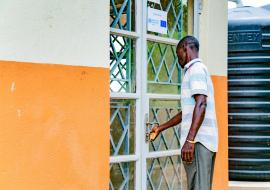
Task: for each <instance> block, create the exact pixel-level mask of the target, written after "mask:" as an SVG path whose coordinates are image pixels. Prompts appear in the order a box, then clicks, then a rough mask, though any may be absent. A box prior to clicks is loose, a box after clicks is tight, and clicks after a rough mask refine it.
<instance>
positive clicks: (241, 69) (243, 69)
mask: <svg viewBox="0 0 270 190" xmlns="http://www.w3.org/2000/svg"><path fill="white" fill-rule="evenodd" d="M254 70H270V68H269V67H256V68H254V67H249V68H231V69H228V71H254Z"/></svg>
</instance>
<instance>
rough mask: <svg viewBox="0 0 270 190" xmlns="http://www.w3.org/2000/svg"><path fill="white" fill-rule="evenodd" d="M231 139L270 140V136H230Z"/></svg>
mask: <svg viewBox="0 0 270 190" xmlns="http://www.w3.org/2000/svg"><path fill="white" fill-rule="evenodd" d="M229 138H239V139H270V136H242V135H235V136H233V135H230V136H229Z"/></svg>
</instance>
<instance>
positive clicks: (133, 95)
mask: <svg viewBox="0 0 270 190" xmlns="http://www.w3.org/2000/svg"><path fill="white" fill-rule="evenodd" d="M110 97H111V98H113V99H138V98H139V97H140V96H139V94H138V93H122V92H111V93H110Z"/></svg>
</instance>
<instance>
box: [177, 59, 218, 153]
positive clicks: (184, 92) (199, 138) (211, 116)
mask: <svg viewBox="0 0 270 190" xmlns="http://www.w3.org/2000/svg"><path fill="white" fill-rule="evenodd" d="M183 71H184V72H183V73H184V76H183V80H182V85H181V108H182V123H181V128H180V131H179V132H180V137H181V148H182V147H183V145H184V143H185V141H186V138H187V135H188V132H189V129H190V126H191V123H192V116H193V110H194V107H195V103H196V102H195V99H194V97H193V96H194V95H195V94H203V95H206V96H207V106H206V112H205V118H204V120H203V122H202V125H201V127H200V128H199V130H198V133H197V135H196V137H195V139H194V140H195V142H200V143H201V144H203V145H204V146H205V147H206V148H207V149H209V150H210V151H212V152H217V150H218V129H217V121H216V111H215V101H214V88H213V84H212V80H211V77H210V75H209V73H208V70H207V68H206V66H205V65H204V64H203V63H202V62H201V60H200V59H193V60H192V61H190V62H189V63H187V64H186V65H185V67H184V70H183Z"/></svg>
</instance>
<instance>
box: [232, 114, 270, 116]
mask: <svg viewBox="0 0 270 190" xmlns="http://www.w3.org/2000/svg"><path fill="white" fill-rule="evenodd" d="M228 115H230V116H231V115H236V116H237V115H238V116H270V113H228Z"/></svg>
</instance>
